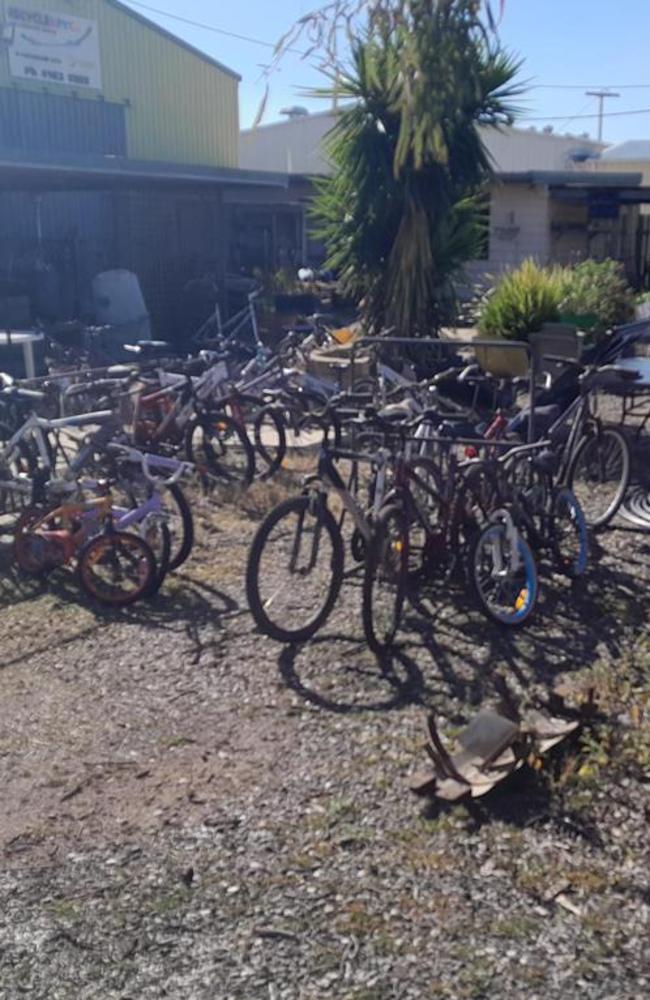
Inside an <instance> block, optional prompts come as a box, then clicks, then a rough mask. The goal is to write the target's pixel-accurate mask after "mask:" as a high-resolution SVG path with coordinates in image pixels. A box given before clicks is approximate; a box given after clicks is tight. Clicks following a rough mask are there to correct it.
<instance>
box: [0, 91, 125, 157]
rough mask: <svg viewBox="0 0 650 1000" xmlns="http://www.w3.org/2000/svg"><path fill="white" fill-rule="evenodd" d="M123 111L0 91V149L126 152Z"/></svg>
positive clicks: (117, 107)
mask: <svg viewBox="0 0 650 1000" xmlns="http://www.w3.org/2000/svg"><path fill="white" fill-rule="evenodd" d="M125 110H126V109H125V107H124V106H123V105H120V104H110V103H109V102H108V101H83V100H77V99H76V98H70V97H59V96H56V95H54V94H43V93H40V94H39V93H36V92H33V91H29V90H19V89H18V88H8V87H0V148H5V149H20V150H25V151H26V152H35V153H102V154H112V155H115V156H124V155H125V154H126V122H125Z"/></svg>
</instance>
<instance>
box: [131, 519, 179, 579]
mask: <svg viewBox="0 0 650 1000" xmlns="http://www.w3.org/2000/svg"><path fill="white" fill-rule="evenodd" d="M153 520H154V518H152V517H151V515H149V517H145V518H144V519H143V521H141V523H140V524H139V525H138V530H139V533H140V537H141V538H142V539H144V541H145V542H146V543H147V545H148V546H149V548H150V549H151V551H152V552H153V554H154V558H155V560H156V569H157V572H156V576H155V579H154V580H153V581H152V584H151V589H150V591H149V593H148V594H147V595H146V596H147V597H155V596H156V594H157V593H158V591H159V590H160V588H161V587H162V585H163V583H164V581H165V577H166V576H167V573H168V572H169V563H170V559H171V550H172V536H171V532H170V530H169V527H168V525H167V522H166V521H164V520H162V519H161V518H160V517H155V530H157V531H159V532H160V537H159V538H158V539H155V543H154V541H152V536H151V532H150V531H148V530H147V523H148V522H149V523H150V524H151V522H152V521H153Z"/></svg>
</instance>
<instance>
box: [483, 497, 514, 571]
mask: <svg viewBox="0 0 650 1000" xmlns="http://www.w3.org/2000/svg"><path fill="white" fill-rule="evenodd" d="M490 521H491V522H492V523H493V524H498V525H501V526H502V527H503V528H504V533H503V535H501V534H499V535H495V536H494V538H493V539H492V540H491V541H490V546H491V549H492V565H493V567H494V568H493V571H492V575H493V576H495V577H502V578H504V579H505V578H506V577H508V576H509V575H511V574H514V573H516V572H517V571H518V569H519V567H520V566H521V554H520V552H519V531H518V529H517V526H516V525H515V522H514V520H513V517H512V514H511V513H510V511H508V510H505V508H502V509H500V510H495V511H494V513H493V514H492V516H491V517H490ZM504 538H505V539H506V540H507V542H508V546H509V549H510V552H509V559H508V563H507V564H506V561H505V559H504V553H503V539H504Z"/></svg>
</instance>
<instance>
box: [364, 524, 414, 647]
mask: <svg viewBox="0 0 650 1000" xmlns="http://www.w3.org/2000/svg"><path fill="white" fill-rule="evenodd" d="M408 564H409V531H408V524H407V522H406V516H405V514H404V511H403V510H402V508H401V507H398V506H389V507H385V508H384V510H382V511H380V512H379V514H378V516H377V520H376V522H375V526H374V530H373V537H372V540H371V543H370V547H369V550H368V556H367V558H366V566H365V573H364V578H363V601H362V606H361V614H362V620H363V631H364V633H365V636H366V641H367V643H368V645H369V646H370V648H371V649H372V650H373V652H375V653H384V652H386V650H387V649H388V648H389V647H390V646H391V644H392V642H393V640H394V638H395V635H396V633H397V630H398V628H399V625H400V621H401V620H402V611H403V609H404V598H405V596H406V587H407V580H408V568H409V567H408Z"/></svg>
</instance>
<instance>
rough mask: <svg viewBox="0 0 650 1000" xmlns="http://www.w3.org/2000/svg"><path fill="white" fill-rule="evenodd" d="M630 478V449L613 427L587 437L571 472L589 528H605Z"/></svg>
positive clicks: (620, 501) (570, 484)
mask: <svg viewBox="0 0 650 1000" xmlns="http://www.w3.org/2000/svg"><path fill="white" fill-rule="evenodd" d="M629 481H630V451H629V446H628V444H627V441H626V440H625V438H624V437H623V435H622V434H621V433H620V432H619V431H617V430H615V429H614V428H612V427H607V428H605V429H604V430H602V431H600V433H595V434H593V435H591V436H590V437H588V438H585V439H584V441H583V443H582V444H581V445H580V446H579V448H578V450H577V452H576V454H575V457H574V459H573V462H572V463H571V468H570V471H569V476H568V486H569V487H570V488H571V489H572V490H573V492H574V494H575V496H576V498H577V500H578V503H579V504H580V506H581V508H582V511H583V513H584V516H585V520H586V522H587V525H588V526H589V527H590V528H604V527H605V526H606V525H607V524H609V522H610V521H611V520H612V518H613V517H614V516H615V515H616V512H617V511H618V509H619V507H620V505H621V503H622V502H623V499H624V497H625V492H626V490H627V487H628V484H629Z"/></svg>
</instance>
